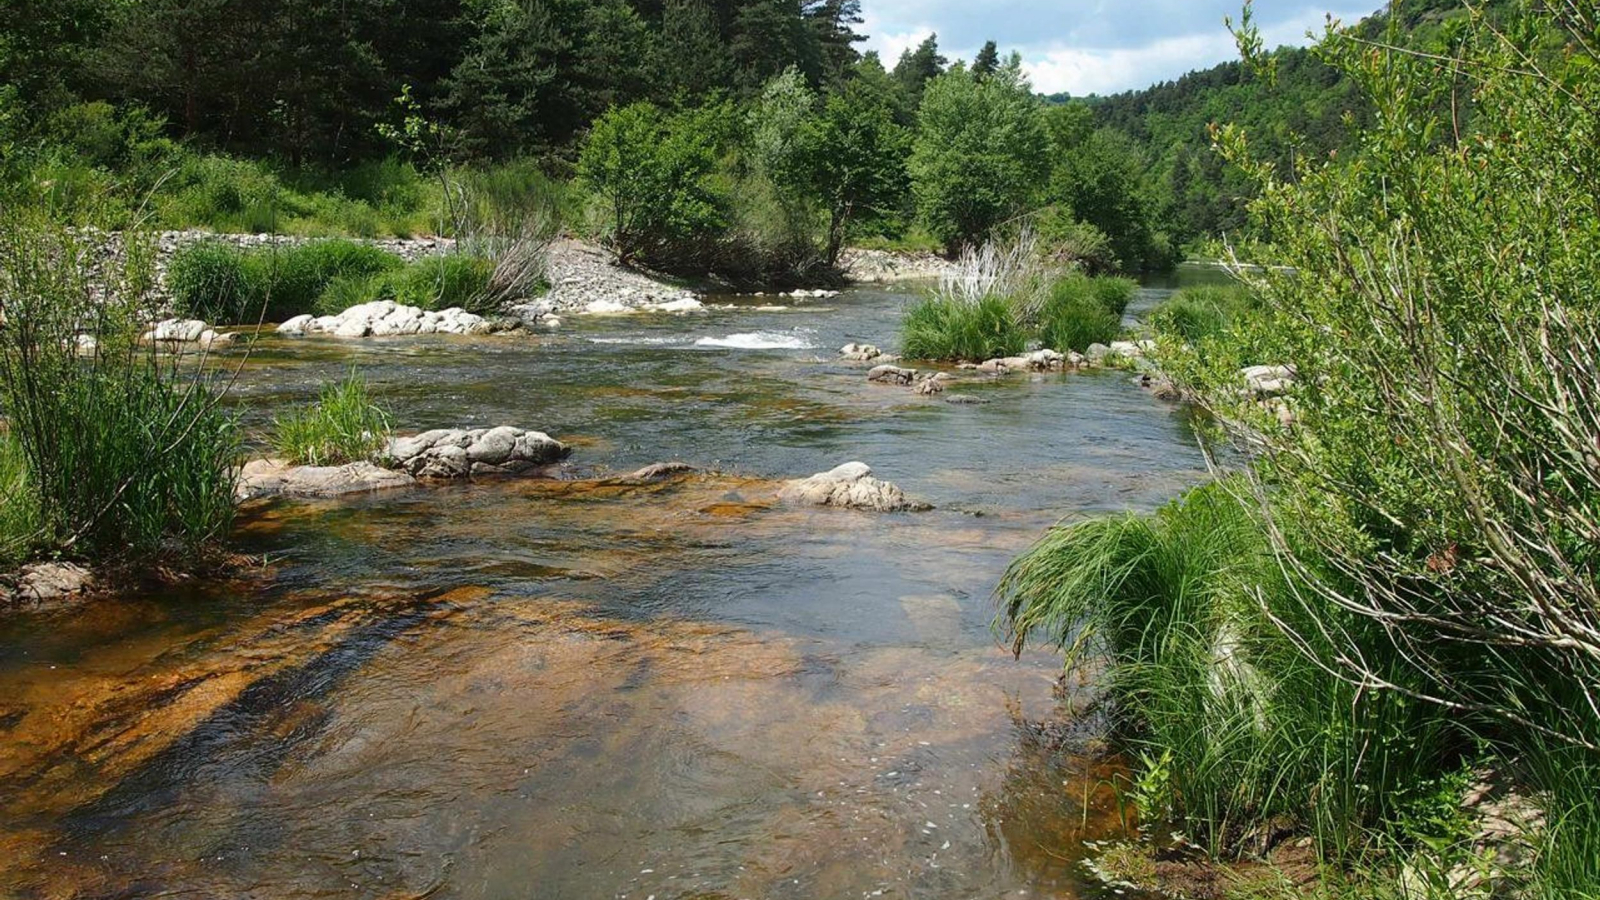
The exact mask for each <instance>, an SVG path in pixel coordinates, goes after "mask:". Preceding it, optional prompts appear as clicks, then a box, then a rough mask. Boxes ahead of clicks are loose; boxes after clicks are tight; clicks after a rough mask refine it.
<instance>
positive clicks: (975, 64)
mask: <svg viewBox="0 0 1600 900" xmlns="http://www.w3.org/2000/svg"><path fill="white" fill-rule="evenodd" d="M998 68H1000V48H998V47H996V46H995V44H994V41H988V42H986V43H985V44H984V45H983V49H982V50H979V51H978V56H977V58H976V59H974V60H973V61H972V74H973V77H975V78H988V77H989V76H990V75H993V74H994V72H995V70H996V69H998Z"/></svg>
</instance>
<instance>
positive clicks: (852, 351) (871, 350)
mask: <svg viewBox="0 0 1600 900" xmlns="http://www.w3.org/2000/svg"><path fill="white" fill-rule="evenodd" d="M882 355H883V351H882V350H879V349H878V348H877V347H874V346H873V345H871V344H845V345H844V346H843V347H840V348H839V357H840V358H841V359H845V360H848V361H850V362H869V361H871V360H874V359H877V358H878V357H880V356H882Z"/></svg>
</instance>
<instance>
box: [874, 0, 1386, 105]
mask: <svg viewBox="0 0 1600 900" xmlns="http://www.w3.org/2000/svg"><path fill="white" fill-rule="evenodd" d="M1340 2H1343V3H1344V4H1345V7H1344V8H1343V9H1335V10H1332V12H1333V14H1334V15H1335V17H1336V18H1340V19H1342V20H1344V21H1346V22H1353V21H1355V20H1357V19H1359V18H1361V17H1362V16H1364V15H1367V14H1369V13H1370V12H1371V11H1372V8H1375V7H1376V6H1377V5H1378V4H1377V0H1340ZM1352 3H1355V4H1359V5H1355V6H1352V5H1351V4H1352ZM863 5H864V7H865V18H866V22H865V24H864V27H863V30H864V31H865V32H866V33H867V34H868V35H870V36H871V37H870V38H869V39H868V40H867V42H866V49H870V50H876V51H878V53H879V55H880V56H881V57H882V58H883V63H884V65H886V66H889V67H893V66H894V64H895V61H896V60H898V59H899V58H900V54H901V53H902V52H903V51H905V50H907V49H909V48H912V47H915V46H916V45H917V44H918V43H920V42H921V41H922V40H923V39H924V38H926V37H927V36H928V35H929V34H931V33H935V32H936V33H938V35H939V48H940V52H941V53H943V54H944V55H945V56H947V57H949V58H951V59H952V60H954V59H969V60H970V59H971V58H972V56H973V54H974V53H975V52H976V51H977V48H978V47H979V46H981V45H982V44H983V42H984V41H985V40H987V39H990V38H993V39H995V40H997V41H998V42H999V44H1000V48H1001V51H1002V52H1010V51H1011V50H1018V51H1020V52H1021V53H1022V58H1023V63H1024V67H1025V68H1026V69H1027V71H1028V73H1029V75H1030V76H1031V77H1032V79H1033V83H1034V87H1035V88H1037V89H1038V90H1040V91H1042V92H1044V93H1056V92H1059V91H1066V92H1068V93H1071V94H1074V95H1083V94H1089V93H1098V94H1108V93H1115V92H1117V91H1124V90H1131V89H1135V88H1142V87H1145V86H1148V85H1150V84H1154V83H1156V82H1159V81H1166V80H1169V79H1173V78H1177V77H1178V76H1180V75H1182V74H1184V73H1185V72H1189V71H1192V70H1194V69H1203V68H1207V67H1209V66H1213V65H1216V64H1217V63H1220V62H1224V61H1226V60H1230V59H1235V58H1237V56H1238V51H1237V49H1236V48H1235V46H1234V43H1233V37H1232V36H1231V35H1229V34H1228V32H1227V30H1226V29H1224V28H1223V26H1222V17H1223V15H1224V14H1226V13H1228V12H1229V11H1232V12H1234V13H1235V14H1237V10H1238V8H1239V5H1240V0H1120V2H1108V0H987V2H983V3H973V2H971V0H866V3H865V4H863ZM1327 12H1328V10H1327V8H1326V7H1316V6H1311V5H1308V4H1307V2H1306V0H1257V2H1256V16H1257V20H1258V21H1260V22H1261V23H1262V27H1261V31H1262V36H1263V38H1264V39H1265V40H1266V42H1267V45H1268V46H1278V45H1281V44H1290V43H1292V44H1304V43H1305V42H1306V41H1305V33H1306V31H1307V30H1308V29H1311V30H1318V31H1320V29H1321V27H1322V23H1323V20H1324V18H1325V16H1326V14H1327Z"/></svg>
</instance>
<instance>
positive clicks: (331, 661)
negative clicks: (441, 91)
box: [0, 290, 1204, 900]
mask: <svg viewBox="0 0 1600 900" xmlns="http://www.w3.org/2000/svg"><path fill="white" fill-rule="evenodd" d="M1160 296H1161V292H1160V291H1145V292H1143V293H1142V294H1141V297H1140V298H1139V304H1136V307H1138V306H1141V305H1142V306H1148V304H1150V303H1152V302H1155V301H1156V300H1157V299H1159V297H1160ZM907 300H908V296H907V295H905V294H902V293H895V292H892V291H881V290H854V291H850V292H847V293H846V294H843V295H841V296H839V297H835V298H829V299H825V300H805V301H794V300H790V299H786V298H776V297H743V298H723V299H720V300H715V301H713V304H714V307H715V308H713V309H710V310H709V311H707V312H704V313H698V314H687V315H664V316H651V317H627V318H615V319H600V318H593V317H576V318H572V319H569V320H568V323H567V324H568V327H567V328H566V329H565V330H564V331H562V332H561V333H559V334H555V335H537V336H530V335H518V336H495V337H486V338H473V339H466V338H450V337H426V338H403V339H393V340H371V341H364V342H358V343H346V342H339V341H335V340H331V339H320V340H319V339H303V340H278V339H275V338H274V339H271V340H267V341H264V342H263V344H262V346H260V347H259V348H258V349H257V350H256V351H255V352H254V354H253V355H252V356H251V358H250V359H249V360H248V362H247V363H245V365H244V368H243V370H242V372H241V378H240V382H239V385H238V390H237V394H236V396H237V401H236V402H237V403H238V405H239V409H240V411H241V413H242V415H243V417H244V419H245V421H246V424H247V426H249V427H251V428H254V429H260V428H262V427H264V426H265V425H266V423H267V422H268V421H269V420H270V417H271V415H272V413H273V411H274V410H277V409H282V408H283V407H284V405H285V404H290V403H299V402H304V401H306V400H307V399H309V398H310V397H311V396H313V395H314V394H315V392H316V390H317V388H318V386H319V385H320V384H321V383H322V382H323V381H324V380H326V379H329V378H332V377H337V376H338V375H339V374H341V373H342V371H343V370H344V369H346V368H347V367H349V366H351V365H355V366H358V367H359V368H360V369H361V370H362V371H363V372H364V373H365V375H366V376H367V378H368V379H369V381H370V382H371V383H372V386H373V388H374V390H375V392H376V393H378V394H379V395H380V396H381V398H382V399H383V401H384V402H385V403H386V404H388V405H389V406H390V408H391V409H392V411H393V413H394V418H395V420H396V422H397V423H398V424H399V425H401V426H404V428H406V429H408V430H409V429H418V430H420V429H423V428H430V427H442V426H489V425H500V424H510V425H517V426H521V427H533V428H539V429H541V430H544V431H547V432H548V433H550V434H551V435H553V436H556V437H558V438H560V439H562V440H565V441H568V442H569V443H572V444H573V445H575V447H576V448H577V450H576V453H575V455H574V457H573V460H572V462H573V470H572V472H571V476H572V478H573V479H575V480H571V481H494V482H484V483H478V484H473V485H465V486H456V487H441V488H432V489H425V490H418V491H414V492H407V493H401V494H387V495H374V496H369V497H363V498H360V499H356V500H352V501H346V502H339V503H331V502H330V503H317V504H301V505H279V506H269V507H262V508H257V509H254V510H252V511H251V512H250V513H249V514H248V515H246V516H245V517H244V519H243V520H242V522H241V525H240V532H239V535H238V542H239V544H240V545H241V546H242V548H243V549H245V550H246V551H248V552H250V553H253V554H257V555H260V556H262V557H264V559H265V564H264V566H263V567H262V568H261V570H260V571H258V572H249V573H245V574H244V575H242V576H241V577H239V578H237V579H235V580H232V581H230V582H227V583H223V584H196V585H192V586H189V587H186V588H184V589H182V590H172V591H167V592H163V593H162V594H160V595H156V596H137V597H128V598H124V599H121V600H117V601H107V602H102V603H98V604H96V605H94V606H92V607H90V608H88V609H80V610H76V611H70V612H56V613H49V612H40V613H29V614H20V615H12V616H9V617H5V618H0V859H6V860H8V864H7V865H6V866H5V867H4V868H3V870H0V895H16V896H20V897H36V896H37V897H111V896H117V897H136V896H164V895H168V894H184V895H191V896H228V897H324V896H366V897H424V896H426V897H461V898H500V897H562V898H566V897H571V898H591V897H592V898H610V897H637V898H641V900H644V898H649V897H652V896H654V897H657V898H660V900H667V898H691V897H693V898H785V897H794V898H813V897H828V898H832V897H879V896H882V897H917V898H944V897H951V898H954V897H961V898H969V897H1002V896H1023V895H1028V896H1050V897H1089V896H1098V894H1097V893H1096V889H1095V888H1093V887H1091V886H1090V885H1088V884H1087V883H1086V882H1085V876H1084V872H1083V871H1082V869H1081V867H1080V866H1079V865H1078V864H1077V862H1078V859H1079V858H1080V857H1081V854H1082V852H1083V850H1082V841H1083V840H1084V839H1085V838H1091V837H1098V836H1104V835H1106V834H1110V833H1114V832H1115V831H1116V830H1117V829H1118V827H1119V822H1120V819H1119V815H1118V811H1117V806H1116V803H1115V800H1114V796H1113V792H1112V791H1111V790H1110V787H1109V784H1110V782H1111V780H1112V779H1113V778H1114V777H1115V774H1116V773H1115V772H1114V770H1113V769H1112V767H1111V766H1110V765H1109V764H1107V763H1104V762H1098V761H1095V760H1097V759H1098V757H1096V756H1095V755H1094V754H1093V753H1091V752H1089V751H1092V750H1093V749H1094V744H1095V739H1096V727H1095V723H1094V722H1092V721H1085V720H1082V719H1079V718H1077V717H1075V716H1074V715H1073V714H1072V707H1073V702H1074V701H1075V700H1082V699H1083V697H1084V696H1085V695H1086V693H1085V689H1084V688H1083V686H1081V685H1078V684H1076V683H1067V684H1062V683H1060V681H1059V678H1058V676H1059V675H1060V658H1059V656H1058V655H1054V654H1050V653H1045V652H1040V653H1029V654H1025V655H1024V656H1023V657H1022V658H1021V659H1013V657H1012V656H1011V654H1010V653H1009V652H1008V651H1006V650H1005V649H1003V648H1001V647H999V646H997V644H996V642H995V639H994V636H993V635H992V633H991V632H990V629H989V622H990V618H991V615H992V607H991V602H990V594H991V592H992V590H993V588H994V585H995V583H996V581H997V580H998V578H999V575H1000V573H1001V571H1002V570H1003V569H1004V567H1005V565H1006V563H1007V562H1008V561H1009V560H1010V559H1011V558H1012V557H1013V556H1015V554H1016V553H1018V552H1019V551H1021V550H1022V549H1024V548H1026V547H1027V546H1028V544H1029V543H1030V542H1031V541H1032V540H1033V539H1035V538H1036V537H1037V536H1038V534H1039V533H1040V532H1041V531H1042V529H1044V528H1045V527H1047V526H1048V525H1049V524H1051V523H1052V522H1054V521H1056V520H1058V519H1060V518H1062V517H1065V516H1079V515H1086V514H1096V513H1104V512H1108V511H1118V510H1125V509H1137V510H1143V509H1150V508H1153V507H1154V506H1156V505H1158V504H1159V503H1161V502H1163V501H1164V500H1166V499H1168V498H1170V497H1171V496H1173V495H1174V494H1175V493H1177V492H1178V491H1179V490H1181V489H1182V487H1183V486H1184V485H1186V484H1189V483H1192V482H1194V481H1195V480H1197V479H1199V478H1200V477H1202V476H1203V473H1204V466H1203V461H1202V459H1201V456H1200V453H1199V451H1198V449H1197V448H1196V446H1195V443H1194V438H1193V436H1192V432H1191V429H1190V423H1189V421H1188V418H1187V413H1186V412H1185V411H1184V410H1182V409H1180V408H1177V407H1174V406H1171V405H1167V404H1162V403H1158V402H1156V401H1154V400H1152V399H1151V398H1150V397H1149V396H1148V395H1147V394H1146V393H1144V392H1143V391H1141V390H1140V389H1138V388H1137V387H1136V386H1134V385H1133V384H1131V383H1130V381H1129V379H1128V377H1127V376H1126V375H1124V374H1121V373H1116V372H1105V373H1092V374H1050V375H1033V376H1021V377H1012V378H1010V379H1006V380H1000V381H995V380H970V381H960V382H958V383H956V384H955V385H954V386H953V387H952V388H951V390H950V393H970V394H973V395H976V396H978V397H979V398H981V399H984V400H987V401H989V402H987V403H982V404H975V405H955V404H950V403H946V402H943V401H942V400H941V399H940V398H924V397H918V396H916V395H914V394H912V393H911V392H909V391H907V390H905V389H899V388H892V387H885V386H879V385H871V384H868V383H867V382H866V381H865V379H864V377H863V368H864V367H862V366H860V365H852V364H847V363H842V362H839V361H837V360H836V359H835V357H836V354H837V350H838V348H839V347H840V346H842V345H843V344H845V343H849V342H852V341H864V342H871V343H876V344H879V345H881V346H886V347H888V346H889V345H891V344H893V342H894V333H895V322H896V321H897V319H898V316H899V313H900V309H901V306H902V305H903V304H904V303H905V302H907ZM947 396H948V394H947ZM668 459H678V460H683V461H686V462H690V463H693V464H694V465H696V466H699V467H702V468H703V469H705V470H706V471H707V472H708V473H712V474H705V475H700V476H695V477H691V478H688V479H684V480H680V481H676V482H671V483H666V484H653V485H629V484H623V483H619V482H615V481H607V480H605V476H607V475H610V474H615V473H618V472H626V471H628V470H630V469H632V468H636V467H638V466H641V465H644V464H648V463H652V462H658V461H664V460H668ZM855 459H859V460H862V461H865V462H867V463H869V464H871V465H872V466H873V468H874V470H875V471H876V473H877V474H878V475H880V476H881V477H884V478H887V479H889V480H892V481H894V482H896V483H898V484H900V485H901V486H902V487H904V488H905V489H906V490H907V491H908V492H909V493H911V494H912V495H914V496H916V497H918V498H919V499H923V500H926V501H928V502H930V503H932V504H934V506H935V509H934V511H932V512H927V513H918V514H904V515H871V514H864V513H853V512H844V511H837V510H799V509H786V508H782V507H779V506H778V505H777V504H776V503H775V501H774V493H775V491H776V487H777V483H778V482H779V481H780V480H781V479H784V478H792V477H800V476H804V475H808V474H811V473H813V472H817V471H821V470H824V469H828V468H831V467H833V466H834V465H837V464H838V463H842V462H846V461H849V460H855Z"/></svg>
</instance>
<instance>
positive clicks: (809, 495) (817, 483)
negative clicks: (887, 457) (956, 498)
mask: <svg viewBox="0 0 1600 900" xmlns="http://www.w3.org/2000/svg"><path fill="white" fill-rule="evenodd" d="M778 499H779V500H780V501H782V502H784V503H792V504H796V505H800V506H834V507H841V508H844V509H860V510H867V511H871V512H905V511H917V510H926V509H931V508H932V507H930V506H929V505H928V504H926V503H918V502H916V501H913V500H911V499H910V498H908V497H907V496H906V494H905V491H902V490H901V489H900V488H899V487H897V486H895V485H893V484H890V483H889V482H887V481H883V480H881V479H878V478H874V477H872V467H871V466H868V465H867V464H866V463H863V462H848V463H845V464H844V465H842V466H838V467H836V468H833V469H830V470H828V471H826V472H818V473H817V474H815V475H812V476H811V477H810V478H802V479H799V480H796V481H789V482H785V483H784V485H783V487H782V488H781V489H780V490H779V491H778Z"/></svg>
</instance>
